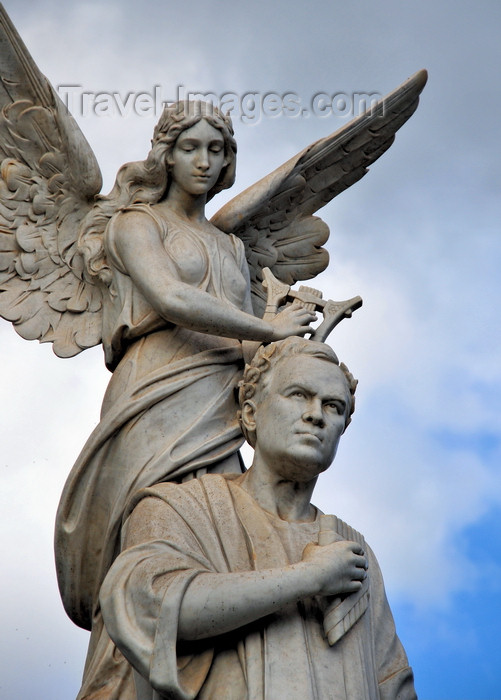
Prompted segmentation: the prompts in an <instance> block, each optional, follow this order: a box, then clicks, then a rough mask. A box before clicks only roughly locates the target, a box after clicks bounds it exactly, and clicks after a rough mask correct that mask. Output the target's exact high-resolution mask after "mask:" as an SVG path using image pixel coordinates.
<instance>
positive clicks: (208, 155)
mask: <svg viewBox="0 0 501 700" xmlns="http://www.w3.org/2000/svg"><path fill="white" fill-rule="evenodd" d="M167 163H168V165H169V172H170V176H171V180H172V183H175V184H176V185H177V186H178V187H179V189H181V190H183V191H185V192H188V193H189V194H192V195H195V196H198V195H203V194H207V192H209V190H211V189H212V188H213V187H214V185H215V184H216V182H217V181H218V179H219V175H220V173H221V169H222V168H223V166H224V165H226V157H225V153H224V139H223V135H222V133H221V132H220V131H218V130H217V129H216V128H214V127H213V126H212V125H211V124H209V122H207V121H206V120H205V119H201V120H200V121H199V122H197V123H196V124H195V125H194V126H192V127H190V128H189V129H186V131H183V132H182V133H181V134H180V135H179V137H178V139H177V141H176V143H175V145H174V148H173V149H172V152H171V154H170V156H169V158H168V161H167Z"/></svg>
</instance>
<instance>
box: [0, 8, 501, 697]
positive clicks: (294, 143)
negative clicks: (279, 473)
mask: <svg viewBox="0 0 501 700" xmlns="http://www.w3.org/2000/svg"><path fill="white" fill-rule="evenodd" d="M5 5H6V9H7V11H8V12H9V13H10V15H11V17H12V19H13V21H14V23H15V25H16V26H17V28H18V30H19V32H20V33H21V35H22V36H23V38H24V40H25V42H26V44H27V45H28V47H29V49H30V51H31V52H32V55H33V57H34V58H35V60H36V62H37V63H38V65H39V66H40V68H41V69H42V71H43V72H44V73H45V74H46V75H47V76H48V77H49V79H50V80H51V82H52V83H53V84H54V85H66V86H68V85H73V86H79V87H76V88H72V90H71V92H72V95H73V99H74V105H73V108H74V116H75V117H76V118H77V120H78V122H79V124H80V126H81V128H82V130H83V132H84V134H85V135H86V137H87V138H88V140H89V142H90V144H91V146H92V148H93V149H94V151H95V153H96V155H97V158H98V160H99V163H100V165H101V168H102V171H103V176H104V182H105V184H104V190H105V191H108V190H109V189H110V188H111V186H112V183H113V178H114V175H115V173H116V170H117V169H118V167H119V166H120V165H121V164H122V163H123V162H125V161H129V160H136V159H141V158H144V157H145V155H146V153H147V150H148V145H149V139H150V138H151V133H152V130H153V126H154V123H155V114H154V109H153V108H151V100H150V101H149V100H148V97H147V96H146V97H144V98H143V99H142V100H139V101H137V102H134V100H135V97H136V96H137V95H138V94H139V93H146V95H153V94H154V92H155V89H156V91H157V96H158V95H160V96H161V97H162V98H163V99H174V98H175V96H176V94H178V92H179V91H180V90H181V91H182V90H183V88H182V87H180V86H184V89H185V90H186V91H201V92H213V93H215V94H216V95H217V96H220V95H222V94H223V93H233V94H234V95H236V96H237V98H238V100H239V101H241V106H242V110H243V112H242V113H241V114H240V115H238V114H237V117H236V119H235V130H236V135H237V140H238V144H239V163H238V166H239V171H238V178H237V183H236V185H235V188H234V193H237V192H238V191H239V190H240V189H243V188H244V187H246V186H247V185H249V184H251V183H252V182H253V181H254V180H256V179H258V178H259V177H261V176H262V175H264V174H266V173H267V172H269V171H270V170H271V169H273V168H274V167H276V166H277V165H279V164H280V163H281V162H283V161H284V160H286V159H288V158H289V157H291V156H292V155H293V154H294V153H295V152H297V151H299V150H301V149H302V148H303V147H304V146H306V145H307V144H308V143H310V142H312V141H314V140H316V139H318V138H320V137H322V136H324V135H327V134H328V133H330V132H332V131H334V130H336V129H337V128H339V127H340V126H341V125H342V124H343V123H345V122H346V119H347V116H346V114H345V113H344V112H347V111H349V110H348V109H343V105H342V103H341V102H335V101H334V102H333V103H332V109H330V114H329V113H327V112H328V111H329V110H326V111H325V113H323V112H322V113H320V112H317V114H311V113H310V116H309V117H307V116H304V115H302V116H301V115H297V114H294V115H293V114H290V113H284V114H281V115H276V116H270V115H268V116H266V115H264V114H263V109H262V107H263V105H262V101H261V98H262V96H264V95H265V94H266V93H276V94H279V95H283V94H285V93H289V94H291V93H293V94H294V95H295V96H297V98H299V99H300V100H301V104H303V105H310V104H311V100H312V98H313V97H314V96H315V95H318V94H319V93H325V94H326V95H327V96H331V97H332V95H339V94H342V95H345V96H347V97H348V98H350V96H351V95H352V94H353V93H356V92H359V93H360V92H365V93H380V94H384V93H386V92H389V91H390V90H391V89H393V88H394V87H396V86H397V85H398V84H399V83H401V82H402V81H403V80H404V79H405V78H407V77H408V76H409V75H411V74H412V73H414V72H415V71H416V70H418V69H420V68H427V69H428V71H429V74H430V78H429V83H428V85H427V87H426V88H425V91H424V93H423V97H422V101H421V104H420V106H419V109H418V111H417V113H416V114H415V115H414V116H413V118H412V119H411V121H410V122H409V123H408V124H407V125H405V126H404V127H403V128H402V130H401V132H399V134H398V136H397V140H396V142H395V144H394V145H393V146H392V148H391V149H390V151H389V152H388V153H387V154H385V155H384V156H383V157H382V158H381V160H380V161H378V162H377V163H376V164H375V165H374V166H373V167H372V168H371V172H370V173H369V174H368V175H367V176H366V177H365V178H364V179H363V180H362V181H361V182H359V183H358V184H356V185H355V186H353V187H352V188H351V189H350V190H349V191H348V192H345V193H344V194H342V195H341V196H340V197H339V198H338V199H336V200H334V201H333V202H331V203H330V204H329V205H328V206H327V207H326V208H325V209H324V210H323V214H322V215H323V218H324V219H325V220H326V222H327V223H328V224H329V226H330V228H331V237H330V241H329V244H328V247H329V251H330V254H331V264H330V266H329V269H328V271H327V272H326V273H324V274H323V275H322V276H321V277H320V278H318V279H317V281H316V286H318V287H319V288H321V289H322V290H323V291H324V293H325V295H326V296H329V297H331V298H336V299H344V298H348V297H350V296H354V295H355V294H360V295H361V296H362V297H363V298H364V306H363V308H362V309H361V310H360V311H358V312H357V313H356V314H355V315H354V317H353V319H352V320H351V321H350V322H349V323H347V322H345V323H344V324H343V326H342V327H340V328H339V330H338V331H337V332H336V333H335V335H333V336H332V337H331V342H332V344H333V345H334V347H335V349H336V350H337V352H338V354H339V356H340V357H341V358H342V359H343V360H344V361H345V362H346V364H348V366H349V367H350V369H351V370H352V371H353V373H354V374H355V375H356V376H357V377H358V378H359V380H360V384H359V391H358V399H357V400H358V403H357V412H356V415H355V417H354V421H353V424H352V425H351V426H350V428H349V430H348V432H347V434H346V436H345V438H344V443H343V444H342V445H341V448H340V450H339V453H338V457H337V459H336V463H335V465H334V466H333V468H332V469H331V471H330V472H329V473H328V474H326V475H324V476H323V478H322V480H321V481H320V482H319V485H318V491H317V494H316V502H317V504H318V505H319V506H320V507H321V508H322V509H323V510H325V511H328V512H336V513H337V514H339V515H340V516H341V517H343V518H344V519H346V520H348V521H349V522H350V523H351V524H352V525H354V526H355V527H357V528H358V529H360V530H361V531H362V532H364V534H365V535H366V539H367V540H368V541H369V542H370V543H371V545H372V546H373V548H374V550H375V551H376V554H377V555H378V557H379V559H380V562H381V565H382V568H383V573H384V575H385V580H386V585H387V590H388V595H389V598H390V602H391V605H392V608H393V610H394V613H395V617H396V621H397V627H398V630H399V633H400V636H401V638H402V640H403V642H404V645H405V647H406V649H407V652H408V655H409V657H410V662H411V664H412V665H413V667H414V669H415V674H416V687H417V691H418V694H419V696H420V698H421V700H499V699H500V698H501V690H500V688H501V675H500V671H499V658H498V657H499V641H498V640H499V634H498V629H499V626H500V624H501V609H500V603H499V600H500V594H501V584H500V576H501V563H500V556H499V552H500V545H501V530H500V527H499V522H500V515H501V479H500V476H501V475H500V471H501V469H500V456H501V399H500V397H501V363H500V361H499V359H500V358H499V354H500V351H499V348H500V344H501V333H500V320H499V315H500V311H499V306H500V299H501V294H500V292H501V283H500V273H499V268H500V264H501V236H500V221H501V216H500V215H501V211H500V210H501V195H500V181H501V176H500V174H499V173H500V170H499V167H498V165H499V160H500V157H501V153H500V141H501V136H500V129H499V123H500V114H501V79H500V77H499V66H500V65H501V43H500V42H499V35H500V32H501V4H500V3H499V2H498V1H497V0H477V1H476V2H473V0H463V1H462V2H461V3H458V2H453V1H452V0H434V1H433V2H432V1H431V0H408V1H407V2H401V1H400V0H385V1H384V2H381V3H373V2H370V1H369V0H353V1H352V2H347V0H344V1H343V2H341V1H340V0H330V1H328V0H320V1H319V2H315V1H314V0H313V1H312V2H311V3H300V2H297V1H294V2H291V1H290V0H289V1H288V2H286V1H285V0H275V1H274V2H272V3H265V2H263V1H262V0H255V1H254V2H253V3H241V4H239V3H238V2H236V0H233V1H230V0H222V1H218V0H214V1H213V2H211V3H208V2H202V1H201V0H193V1H192V2H190V3H184V2H178V3H176V2H172V1H171V2H165V0H164V1H163V2H154V1H153V0H144V2H143V3H141V4H140V3H138V2H134V3H133V2H130V1H129V0H124V1H122V2H118V1H109V2H107V3H106V4H101V3H97V2H92V1H88V2H77V1H76V0H69V1H68V2H66V3H65V4H64V5H62V3H60V2H55V1H54V2H51V1H50V0H38V1H37V3H36V4H35V3H33V2H30V1H28V0H6V2H5ZM155 86H156V88H155ZM83 93H88V96H87V97H85V99H84V98H83V97H82V95H83ZM98 93H101V95H103V94H104V95H108V96H109V95H112V93H115V94H116V97H115V98H114V100H115V101H114V102H113V100H111V98H102V97H101V98H100V101H99V100H97V98H96V97H95V96H96V95H97V94H98ZM130 93H132V96H133V102H131V101H129V102H128V103H127V104H125V101H126V98H127V95H129V94H130ZM248 93H257V95H258V98H257V100H258V106H259V108H260V109H259V110H254V111H252V110H251V109H250V104H251V103H250V102H248V101H246V99H247V98H245V96H246V95H247V94H248ZM355 102H356V100H352V105H351V106H352V107H353V108H355V107H356V104H355ZM148 105H150V109H148ZM310 112H311V110H310ZM156 116H157V117H158V113H157V115H156ZM230 196H231V194H229V193H225V194H224V196H223V195H220V201H219V202H217V201H216V202H214V207H213V210H214V211H215V209H216V208H217V205H218V204H223V203H224V201H226V199H228V198H229V197H230ZM0 338H1V340H0V342H1V348H2V356H1V364H0V388H1V397H2V406H3V408H2V420H1V428H0V435H1V437H0V440H1V446H2V448H1V449H2V453H1V461H0V467H1V472H0V474H1V476H0V478H1V490H0V491H1V496H0V498H1V504H0V505H1V509H0V518H1V525H0V527H1V532H2V535H3V537H2V547H3V555H2V561H3V567H2V577H1V579H2V585H1V590H2V596H1V603H0V606H1V608H2V610H1V613H0V616H1V619H2V635H1V638H0V645H1V654H0V666H1V667H2V668H1V672H0V697H2V699H5V700H20V699H21V698H35V697H36V698H38V699H39V700H70V699H71V698H73V697H74V696H75V695H76V693H77V691H78V688H79V681H80V676H81V671H82V667H83V662H84V658H85V650H86V645H87V639H88V635H87V633H86V632H83V631H81V630H79V629H78V628H76V627H74V626H73V624H72V623H71V622H70V621H69V620H68V619H67V618H66V617H65V615H64V612H63V610H62V606H61V603H60V600H59V597H58V593H57V585H56V581H55V575H54V565H53V554H52V532H53V521H54V516H55V511H56V507H57V502H58V499H59V495H60V492H61V489H62V486H63V483H64V480H65V478H66V475H67V474H68V472H69V470H70V468H71V465H72V464H73V462H74V460H75V458H76V457H77V455H78V453H79V451H80V448H81V447H82V445H83V443H84V442H85V439H86V437H87V436H88V435H89V433H90V432H91V430H92V429H93V427H94V426H95V425H96V423H97V420H98V414H99V408H100V401H101V397H102V394H103V392H104V388H105V386H106V383H107V379H108V375H107V372H106V370H105V369H104V365H103V361H102V354H101V350H100V348H96V349H93V350H90V351H87V352H85V353H83V354H82V355H80V356H79V357H77V358H74V359H71V360H60V359H58V358H56V357H55V356H54V355H53V354H52V352H51V349H50V347H48V346H39V345H38V344H36V343H29V342H27V341H24V340H22V339H20V338H19V337H18V336H17V335H16V334H15V332H14V331H13V329H12V327H11V326H10V324H8V323H7V322H2V323H1V324H0Z"/></svg>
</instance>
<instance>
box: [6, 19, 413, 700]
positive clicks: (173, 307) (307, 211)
mask: <svg viewBox="0 0 501 700" xmlns="http://www.w3.org/2000/svg"><path fill="white" fill-rule="evenodd" d="M0 24H1V35H0V41H1V47H2V51H1V56H2V59H1V76H0V77H1V80H0V98H1V105H0V106H1V114H0V150H1V180H0V314H1V315H2V316H3V317H4V318H5V319H7V320H8V321H11V322H12V323H13V325H14V327H15V329H16V331H17V332H18V333H19V334H20V335H21V336H22V337H23V338H26V339H28V340H34V339H38V340H40V341H41V342H51V343H53V348H54V352H55V353H56V355H58V356H60V357H71V356H73V355H76V354H77V353H80V352H81V351H82V350H85V349H86V348H89V347H91V346H94V345H97V344H99V343H102V344H103V347H104V354H105V361H106V364H107V366H108V368H109V369H110V370H111V371H112V373H113V374H112V377H111V380H110V383H109V387H108V389H107V392H106V394H105V397H104V402H103V407H102V414H101V422H100V424H99V425H98V427H97V428H96V430H95V431H94V433H93V434H92V435H91V437H90V439H89V440H88V442H87V444H86V445H85V447H84V449H83V451H82V453H81V455H80V457H79V458H78V460H77V462H76V464H75V466H74V468H73V470H72V472H71V474H70V476H69V479H68V481H67V484H66V487H65V489H64V492H63V496H62V500H61V504H60V508H59V512H58V517H57V526H56V559H57V569H58V576H59V583H60V589H61V594H62V597H63V601H64V605H65V608H66V611H67V612H68V614H69V616H70V617H71V619H72V620H73V621H74V622H75V623H76V624H78V625H80V626H82V627H84V628H87V629H90V628H91V627H92V630H93V631H92V635H93V639H92V641H91V652H90V656H89V659H88V663H87V671H86V677H87V681H86V682H87V686H88V687H87V690H85V689H83V690H82V692H81V695H80V697H94V695H92V691H91V690H89V688H90V687H91V686H92V683H94V685H95V684H97V685H99V683H101V684H102V681H99V680H97V681H96V678H102V671H101V670H99V668H100V667H99V668H98V666H99V664H101V665H102V664H103V663H105V662H104V661H103V659H104V658H105V657H106V654H104V652H103V649H104V647H105V646H106V645H107V644H109V640H108V638H107V636H106V633H105V630H104V629H103V627H102V624H101V623H100V622H97V620H99V611H98V593H99V588H100V585H101V582H102V580H103V577H104V575H105V574H106V572H107V570H108V568H109V567H110V565H111V562H112V561H113V559H114V557H115V556H116V554H117V552H118V548H119V538H120V527H121V521H122V516H123V513H124V509H125V505H126V503H127V501H128V500H129V498H130V497H131V495H132V494H133V493H134V492H135V491H136V490H137V489H139V488H142V487H145V486H149V485H151V484H154V483H156V482H159V481H165V480H177V481H179V480H184V479H187V478H191V477H193V476H198V475H200V474H201V473H205V472H207V471H241V469H242V466H241V462H240V459H239V454H238V449H239V447H240V445H241V443H242V441H243V439H242V437H241V433H240V429H239V426H238V423H237V417H236V416H237V411H236V404H235V397H234V389H235V387H236V385H237V383H238V381H239V379H240V376H241V372H242V369H243V350H242V344H243V342H242V341H244V342H245V341H251V342H252V341H254V342H266V341H270V340H275V339H280V338H285V337H286V336H288V335H294V334H299V335H304V334H305V333H308V332H311V331H312V328H311V325H310V324H311V323H312V321H313V320H314V315H313V314H312V313H311V312H310V311H308V310H306V309H301V308H298V307H297V306H295V305H292V306H290V307H288V308H286V309H285V310H284V311H282V312H281V313H279V314H278V315H277V316H276V317H275V319H274V320H273V321H272V322H269V321H267V320H266V321H265V320H263V318H262V313H263V310H264V292H263V288H262V285H261V280H262V269H263V268H264V267H269V268H270V269H271V270H272V272H273V273H274V275H275V276H276V277H277V278H278V279H280V280H282V281H283V282H285V283H287V284H293V283H294V282H295V281H296V280H304V279H309V278H312V277H314V276H315V275H317V274H318V273H319V272H321V271H322V270H324V269H325V267H326V266H327V264H328V254H327V252H326V250H325V249H323V248H322V245H323V244H324V243H325V242H326V240H327V238H328V234H329V230H328V228H327V226H326V224H324V223H323V222H322V221H321V219H319V218H317V217H316V216H314V213H315V212H316V211H317V209H319V208H320V207H322V206H323V205H324V204H326V203H327V202H329V201H330V200H331V199H332V198H333V197H335V196H336V195H337V194H339V193H340V192H342V191H343V190H345V189H346V188H347V187H349V186H350V185H352V184H353V183H354V182H356V181H357V180H359V179H360V178H361V177H362V176H363V175H364V174H365V173H366V172H367V169H368V166H369V165H371V164H372V163H373V162H374V161H375V160H376V159H377V158H379V156H380V155H381V154H382V153H384V152H385V151H386V150H387V149H388V148H389V147H390V145H391V144H392V142H393V140H394V136H395V132H396V131H397V129H399V128H400V126H402V124H404V122H405V121H406V120H407V119H408V118H409V117H410V116H411V114H412V113H413V112H414V110H415V109H416V107H417V103H418V95H419V93H420V92H421V90H422V88H423V87H424V84H425V82H426V73H425V72H424V71H421V72H420V73H417V74H416V75H415V76H413V77H412V78H410V79H409V80H408V81H407V82H406V83H404V84H403V85H402V86H401V87H399V88H397V89H396V90H395V91H394V92H392V93H391V94H390V95H388V96H387V97H386V98H385V99H384V100H382V101H381V102H380V103H379V104H378V106H377V108H376V109H372V110H371V111H369V112H367V113H365V114H363V115H362V116H360V117H358V118H357V119H355V120H353V121H352V122H351V123H349V124H348V125H347V126H345V127H343V128H342V129H341V130H339V131H337V132H336V133H334V134H332V135H331V136H328V137H327V138H324V139H322V140H320V141H317V142H316V143H314V144H313V145H311V146H309V147H308V148H306V149H305V150H303V151H302V152H301V153H299V154H298V155H296V156H294V157H293V158H291V159H290V160H289V161H288V162H287V163H285V164H284V165H282V166H281V167H279V168H278V169H277V170H275V171H274V172H272V173H271V174H269V175H267V176H266V177H264V178H263V179H262V180H260V181H259V182H257V183H256V184H255V185H253V186H252V187H250V188H249V189H247V190H246V191H245V192H243V193H242V194H240V195H238V196H237V197H235V198H234V199H233V200H232V201H230V202H229V204H227V205H226V206H224V207H223V208H222V209H221V210H220V211H219V212H218V213H217V214H216V215H215V216H214V217H213V219H212V220H211V221H208V220H207V219H206V218H205V214H204V208H205V204H206V202H207V201H208V200H209V199H210V198H212V197H213V196H214V195H215V194H217V193H218V192H220V191H221V190H223V189H225V188H228V187H230V186H231V185H232V184H233V182H234V177H235V154H236V144H235V140H234V136H233V129H232V125H231V121H230V119H229V117H228V116H225V115H223V114H221V113H220V112H219V111H218V110H217V109H215V108H213V107H212V105H207V104H203V103H202V104H201V103H178V104H174V105H170V106H168V107H167V108H166V109H165V111H164V112H163V114H162V116H161V118H160V121H159V123H158V124H157V126H156V128H155V131H154V134H153V140H152V148H151V151H150V152H149V154H148V156H147V158H146V160H145V161H142V162H137V163H128V164H126V165H124V166H122V168H121V169H120V170H119V172H118V175H117V179H116V182H115V185H114V187H113V189H112V191H111V193H110V194H109V195H108V196H102V195H100V194H99V191H100V188H101V174H100V170H99V166H98V164H97V162H96V159H95V157H94V154H93V153H92V150H91V148H90V147H89V145H88V143H87V141H86V140H85V138H84V136H83V135H82V133H81V131H80V130H79V128H78V126H77V124H76V122H75V121H74V120H73V118H72V117H71V115H70V114H69V113H68V111H67V110H66V108H65V107H64V105H63V104H62V102H61V100H60V99H59V98H58V96H57V94H56V92H55V91H54V89H53V88H52V86H51V85H50V84H49V82H48V81H47V79H46V78H45V77H44V76H43V75H42V74H41V73H40V71H39V70H38V68H37V66H36V65H35V63H34V61H33V59H32V58H31V56H30V55H29V53H28V51H27V49H26V47H25V46H24V44H23V42H22V41H21V39H20V37H19V35H18V34H17V32H16V30H15V28H14V27H13V25H12V24H11V22H10V20H9V18H8V17H7V15H6V13H5V11H4V10H3V8H2V9H1V12H0ZM115 660H116V656H115ZM124 674H125V675H124ZM124 674H122V675H123V677H122V679H121V680H120V679H119V680H116V679H115V681H114V690H113V692H111V691H110V693H109V694H108V695H106V697H110V698H111V697H117V698H118V697H120V698H122V699H123V698H126V697H128V695H127V691H126V689H125V688H126V685H127V683H128V682H129V681H127V680H126V675H127V674H126V673H125V672H124ZM115 676H117V674H115ZM118 676H120V673H119V674H118ZM92 679H94V680H92ZM124 684H125V685H124ZM84 685H85V683H84ZM113 693H115V694H113ZM99 697H105V696H104V695H99ZM131 697H132V696H131Z"/></svg>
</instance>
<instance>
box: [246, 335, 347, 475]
mask: <svg viewBox="0 0 501 700" xmlns="http://www.w3.org/2000/svg"><path fill="white" fill-rule="evenodd" d="M356 384H357V382H356V380H355V379H354V378H353V376H352V375H351V373H350V372H349V371H348V369H347V368H346V367H345V366H344V365H339V361H338V359H337V357H336V355H335V353H334V352H333V351H332V349H331V348H330V347H329V346H328V345H325V344H323V343H315V342H313V341H310V340H304V339H302V338H298V337H291V338H287V339H286V340H283V341H280V342H278V343H272V344H270V345H268V346H266V347H262V348H260V349H259V351H258V352H257V353H256V356H255V357H254V359H253V360H252V362H251V364H250V365H248V366H247V367H246V369H245V373H244V378H243V380H242V382H241V385H240V395H239V398H240V408H241V424H242V429H243V431H244V434H245V437H246V438H247V440H248V442H249V443H250V444H251V445H252V446H253V447H254V448H255V449H256V452H257V451H260V452H265V453H266V458H267V459H273V461H274V462H275V463H277V462H279V461H280V460H283V461H284V464H286V465H287V469H291V468H293V465H294V464H296V465H297V466H298V467H300V469H301V468H303V467H306V466H308V467H311V468H312V469H313V471H315V470H316V473H320V472H321V471H324V470H325V469H327V467H328V466H329V464H330V463H331V461H332V459H333V458H334V455H335V453H336V449H337V445H338V442H339V438H340V436H341V435H342V433H343V432H344V430H345V428H346V426H347V425H348V423H349V422H350V417H351V414H352V413H353V410H354V393H355V387H356ZM301 465H302V466H301ZM309 473H310V471H309V469H306V471H305V477H307V476H308V474H309ZM315 475H316V474H315ZM310 476H311V475H310Z"/></svg>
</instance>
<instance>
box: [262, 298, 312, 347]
mask: <svg viewBox="0 0 501 700" xmlns="http://www.w3.org/2000/svg"><path fill="white" fill-rule="evenodd" d="M316 320H317V315H316V313H314V312H313V311H308V310H307V309H304V308H302V307H300V306H295V305H291V306H287V307H286V308H285V309H284V310H283V311H281V312H280V313H279V314H277V315H276V316H275V317H274V318H273V320H271V321H270V323H271V325H272V326H273V340H283V339H284V338H288V337H289V336H290V335H301V336H303V335H305V334H306V333H313V331H314V329H313V328H312V327H311V326H310V325H309V324H310V323H313V322H314V321H316Z"/></svg>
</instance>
